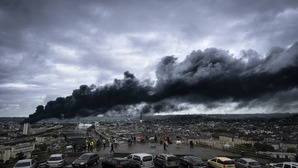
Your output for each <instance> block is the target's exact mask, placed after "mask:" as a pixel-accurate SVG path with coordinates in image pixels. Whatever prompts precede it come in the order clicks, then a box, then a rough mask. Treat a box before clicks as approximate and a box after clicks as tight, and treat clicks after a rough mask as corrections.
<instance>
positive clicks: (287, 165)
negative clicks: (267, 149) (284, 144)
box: [270, 162, 298, 168]
mask: <svg viewBox="0 0 298 168" xmlns="http://www.w3.org/2000/svg"><path fill="white" fill-rule="evenodd" d="M270 167H272V168H298V163H297V162H280V163H270Z"/></svg>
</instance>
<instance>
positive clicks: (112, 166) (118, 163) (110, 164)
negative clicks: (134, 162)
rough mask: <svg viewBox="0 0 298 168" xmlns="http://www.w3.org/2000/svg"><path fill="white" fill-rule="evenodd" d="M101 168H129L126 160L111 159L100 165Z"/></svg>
mask: <svg viewBox="0 0 298 168" xmlns="http://www.w3.org/2000/svg"><path fill="white" fill-rule="evenodd" d="M101 165H102V167H103V168H119V167H122V168H129V167H130V166H129V160H127V159H126V158H111V159H108V160H105V161H102V163H101Z"/></svg>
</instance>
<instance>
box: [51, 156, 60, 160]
mask: <svg viewBox="0 0 298 168" xmlns="http://www.w3.org/2000/svg"><path fill="white" fill-rule="evenodd" d="M57 160H62V159H61V157H58V156H56V157H50V158H49V161H57Z"/></svg>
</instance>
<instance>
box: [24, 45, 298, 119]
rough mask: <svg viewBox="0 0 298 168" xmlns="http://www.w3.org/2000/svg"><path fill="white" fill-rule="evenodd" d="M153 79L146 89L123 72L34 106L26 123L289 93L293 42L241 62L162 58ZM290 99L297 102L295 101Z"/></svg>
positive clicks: (297, 65) (210, 56) (295, 62)
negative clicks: (106, 81) (107, 82)
mask: <svg viewBox="0 0 298 168" xmlns="http://www.w3.org/2000/svg"><path fill="white" fill-rule="evenodd" d="M156 77H157V81H156V83H155V85H152V84H148V83H146V82H144V81H139V80H138V79H137V78H136V77H135V76H134V75H133V74H132V73H130V72H125V73H124V78H123V79H115V80H114V82H113V84H110V85H105V86H100V87H96V86H95V85H91V86H87V85H82V86H80V88H79V89H76V90H74V91H73V93H72V95H70V96H68V97H65V98H63V97H59V98H57V99H56V100H55V101H50V102H48V103H47V105H46V106H45V107H44V106H42V105H39V106H37V108H36V111H35V113H34V114H31V115H30V116H29V118H28V119H27V122H36V121H39V120H41V119H46V118H52V117H54V118H61V117H62V116H63V117H64V118H73V117H76V116H79V117H84V116H90V115H95V116H96V115H98V114H105V113H106V112H108V111H114V112H116V113H125V112H126V111H128V108H129V107H131V106H136V105H138V104H144V105H143V106H142V108H141V109H140V112H142V113H156V112H161V111H179V110H182V109H181V108H179V107H178V106H177V105H175V104H173V103H170V102H171V100H175V101H176V102H190V103H204V104H206V106H207V107H208V106H212V102H213V101H221V100H227V99H229V100H232V101H235V102H243V103H242V105H243V104H245V103H248V102H250V101H251V100H254V99H258V98H260V97H270V96H274V95H278V94H279V93H280V92H287V91H292V90H293V89H294V90H295V89H297V86H298V42H296V43H295V44H293V45H292V46H291V47H290V48H289V49H283V48H279V47H276V48H273V49H272V50H271V51H270V52H269V53H268V55H267V57H265V58H261V57H260V56H259V55H258V54H257V53H256V52H255V51H253V50H247V51H242V53H241V58H235V57H234V56H233V55H231V54H229V52H228V51H225V50H221V49H216V48H208V49H206V50H204V51H201V50H198V51H193V52H192V53H191V54H190V55H188V56H187V57H186V58H185V60H184V61H182V62H180V63H178V62H177V58H175V57H174V56H166V57H164V58H162V59H161V61H160V63H159V64H158V65H157V69H156ZM292 98H293V99H296V100H297V98H298V96H292Z"/></svg>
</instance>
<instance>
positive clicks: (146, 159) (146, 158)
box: [143, 156, 152, 162]
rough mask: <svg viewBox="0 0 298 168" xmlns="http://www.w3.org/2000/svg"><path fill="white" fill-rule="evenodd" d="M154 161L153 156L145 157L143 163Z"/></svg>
mask: <svg viewBox="0 0 298 168" xmlns="http://www.w3.org/2000/svg"><path fill="white" fill-rule="evenodd" d="M147 161H152V156H144V157H143V162H147Z"/></svg>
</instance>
